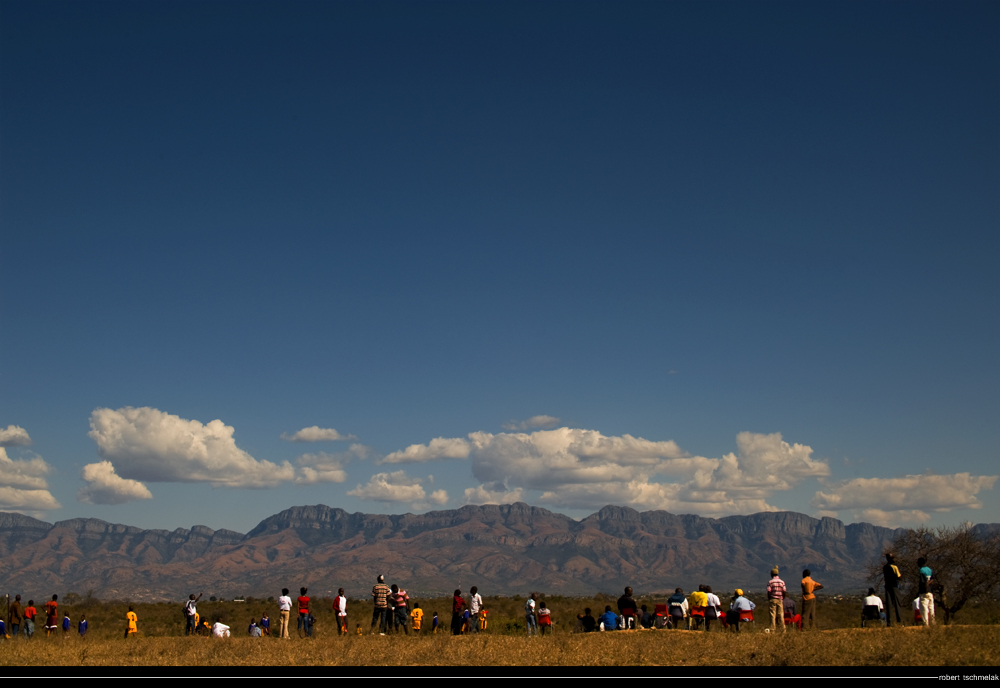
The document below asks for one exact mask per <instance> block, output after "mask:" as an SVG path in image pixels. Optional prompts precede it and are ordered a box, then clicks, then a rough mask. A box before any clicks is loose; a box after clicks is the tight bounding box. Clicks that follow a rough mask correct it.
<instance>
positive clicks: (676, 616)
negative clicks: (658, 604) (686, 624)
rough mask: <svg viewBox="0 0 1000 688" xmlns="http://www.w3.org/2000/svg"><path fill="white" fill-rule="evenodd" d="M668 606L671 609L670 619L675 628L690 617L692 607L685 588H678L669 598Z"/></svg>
mask: <svg viewBox="0 0 1000 688" xmlns="http://www.w3.org/2000/svg"><path fill="white" fill-rule="evenodd" d="M667 607H668V608H669V609H670V619H671V621H672V622H673V626H674V628H680V627H681V623H682V622H683V621H684V620H685V619H687V618H688V613H689V612H688V610H689V608H690V605H688V601H687V598H686V597H684V590H682V589H681V588H677V589H676V590H675V591H674V594H673V595H671V596H670V597H669V598H668V599H667Z"/></svg>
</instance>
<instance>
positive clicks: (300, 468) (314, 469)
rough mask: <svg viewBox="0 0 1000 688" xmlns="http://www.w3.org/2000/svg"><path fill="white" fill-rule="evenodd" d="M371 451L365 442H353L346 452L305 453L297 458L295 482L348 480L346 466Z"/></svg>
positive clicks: (306, 483)
mask: <svg viewBox="0 0 1000 688" xmlns="http://www.w3.org/2000/svg"><path fill="white" fill-rule="evenodd" d="M369 451H370V450H369V448H368V447H366V446H365V445H363V444H352V445H351V446H350V448H349V449H348V450H347V451H346V452H342V453H339V454H328V453H325V452H317V453H315V454H303V455H302V456H300V457H299V458H297V459H296V460H295V463H296V467H295V483H296V484H297V485H313V484H315V483H342V482H344V481H345V480H347V471H345V470H344V468H345V466H346V465H347V464H348V463H350V462H351V461H353V460H355V459H364V458H365V457H366V456H368V454H369Z"/></svg>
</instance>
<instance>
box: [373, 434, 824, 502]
mask: <svg viewBox="0 0 1000 688" xmlns="http://www.w3.org/2000/svg"><path fill="white" fill-rule="evenodd" d="M435 446H437V447H438V448H439V451H434V447H435ZM736 446H737V451H736V452H735V453H731V454H727V455H726V456H724V457H722V458H721V459H710V458H706V457H703V456H692V455H690V454H688V453H687V452H685V451H683V450H682V449H681V448H680V447H678V446H677V444H676V443H675V442H673V441H651V440H646V439H643V438H641V437H633V436H632V435H622V436H620V437H617V436H610V437H609V436H605V435H602V434H601V433H600V432H598V431H596V430H584V429H574V428H565V427H564V428H557V429H554V430H539V431H536V432H532V433H530V434H529V433H497V434H491V433H486V432H473V433H470V434H469V436H468V440H467V441H466V440H463V439H460V438H456V439H451V440H449V439H445V438H437V439H436V440H434V441H432V442H431V443H430V444H429V445H412V446H410V447H408V448H407V449H406V450H404V451H402V452H395V453H394V454H390V455H389V456H388V457H386V459H385V461H386V462H390V461H389V459H390V458H392V459H393V462H401V461H402V460H403V458H404V457H408V458H409V460H412V461H430V460H433V459H436V458H443V457H442V453H443V452H442V451H440V450H441V449H444V448H451V449H454V450H455V453H456V454H457V453H459V451H461V453H462V458H464V456H465V455H466V450H467V455H468V456H469V457H471V458H472V474H473V476H474V477H475V478H476V479H477V480H479V481H480V482H481V483H482V484H481V485H480V486H479V487H474V488H469V489H467V490H465V495H464V502H465V503H505V502H508V501H516V500H520V499H523V498H524V497H525V493H526V491H528V490H538V491H541V496H540V497H539V501H540V502H542V503H545V504H550V505H553V506H560V507H565V508H579V509H594V508H600V507H602V506H604V505H605V504H622V505H630V506H634V507H636V508H642V509H666V510H670V511H674V512H682V513H699V514H706V515H726V514H733V513H751V512H757V511H774V510H776V509H775V507H773V506H771V505H770V504H768V503H767V499H768V498H769V497H770V496H771V495H773V494H774V493H775V492H776V491H782V490H789V489H791V488H792V487H794V486H795V485H796V484H797V483H799V482H801V481H802V480H804V479H806V478H809V477H822V476H826V475H829V472H830V469H829V467H828V466H827V464H826V462H825V461H821V460H816V459H813V458H812V449H811V448H810V447H807V446H805V445H801V444H789V443H787V442H784V441H783V440H782V437H781V435H780V434H777V433H775V434H771V435H764V434H756V433H750V432H742V433H740V434H739V435H737V437H736ZM663 478H673V479H672V480H669V479H668V480H663Z"/></svg>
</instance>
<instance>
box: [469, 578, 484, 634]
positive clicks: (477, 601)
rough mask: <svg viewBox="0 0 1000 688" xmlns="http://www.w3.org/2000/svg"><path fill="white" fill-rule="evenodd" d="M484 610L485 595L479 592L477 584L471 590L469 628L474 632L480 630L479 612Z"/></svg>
mask: <svg viewBox="0 0 1000 688" xmlns="http://www.w3.org/2000/svg"><path fill="white" fill-rule="evenodd" d="M482 610H483V597H482V595H480V594H479V588H477V587H476V586H475V585H473V586H472V589H471V590H469V624H470V628H469V630H470V631H472V632H473V633H478V632H479V612H481V611H482Z"/></svg>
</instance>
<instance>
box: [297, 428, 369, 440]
mask: <svg viewBox="0 0 1000 688" xmlns="http://www.w3.org/2000/svg"><path fill="white" fill-rule="evenodd" d="M281 439H283V440H285V441H286V442H335V441H339V440H356V439H358V438H357V437H355V436H354V435H341V434H340V433H339V432H337V431H336V430H334V429H333V428H321V427H319V426H318V425H314V426H312V427H310V428H302V429H301V430H299V431H298V432H296V433H295V434H292V435H289V434H288V433H287V432H283V433H281Z"/></svg>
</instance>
